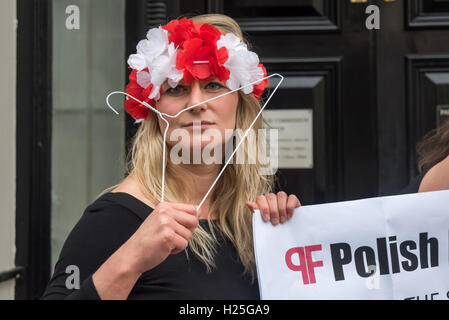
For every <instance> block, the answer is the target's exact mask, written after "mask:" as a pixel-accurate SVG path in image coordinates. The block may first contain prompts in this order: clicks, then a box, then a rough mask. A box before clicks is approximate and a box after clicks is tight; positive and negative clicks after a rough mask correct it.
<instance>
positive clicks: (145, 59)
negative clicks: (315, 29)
mask: <svg viewBox="0 0 449 320" xmlns="http://www.w3.org/2000/svg"><path fill="white" fill-rule="evenodd" d="M147 38H148V39H145V40H141V41H139V43H138V44H137V53H136V54H132V55H130V56H129V59H128V64H129V66H130V67H131V68H133V69H136V70H138V71H141V70H142V69H145V68H150V66H151V64H152V63H153V61H154V59H156V58H157V57H159V56H160V55H161V54H163V53H164V52H165V51H167V47H168V32H167V31H166V30H164V29H162V27H159V28H153V29H150V31H148V33H147Z"/></svg>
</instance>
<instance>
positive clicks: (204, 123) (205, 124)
mask: <svg viewBox="0 0 449 320" xmlns="http://www.w3.org/2000/svg"><path fill="white" fill-rule="evenodd" d="M194 124H195V125H196V126H198V127H200V128H201V129H207V128H209V127H211V126H213V125H214V124H215V123H213V122H208V121H201V123H200V122H195V123H189V124H186V125H184V128H187V129H190V128H193V125H194Z"/></svg>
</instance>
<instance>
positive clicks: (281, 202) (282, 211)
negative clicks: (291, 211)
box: [277, 191, 288, 223]
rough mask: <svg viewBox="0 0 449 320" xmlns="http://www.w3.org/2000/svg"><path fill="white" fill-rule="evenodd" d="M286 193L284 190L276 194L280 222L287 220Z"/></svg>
mask: <svg viewBox="0 0 449 320" xmlns="http://www.w3.org/2000/svg"><path fill="white" fill-rule="evenodd" d="M287 198H288V196H287V194H286V193H285V192H284V191H279V192H278V194H277V202H278V211H279V219H280V221H281V223H284V222H285V221H287V218H288V217H287Z"/></svg>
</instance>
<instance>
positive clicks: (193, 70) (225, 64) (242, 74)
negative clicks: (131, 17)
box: [125, 18, 268, 120]
mask: <svg viewBox="0 0 449 320" xmlns="http://www.w3.org/2000/svg"><path fill="white" fill-rule="evenodd" d="M128 64H129V66H130V68H132V72H131V74H130V76H129V83H128V85H127V86H126V93H127V94H129V95H131V96H133V97H135V98H136V99H138V100H140V101H144V102H146V103H148V104H150V105H151V106H154V105H155V101H157V100H158V99H159V98H160V94H161V86H162V84H163V83H164V82H165V81H167V82H168V84H169V85H170V87H172V88H174V87H176V86H177V85H178V83H179V81H181V80H182V79H184V83H185V84H186V85H189V84H191V83H192V81H193V80H194V79H196V80H199V81H206V80H208V79H211V78H216V79H219V80H220V81H225V85H226V87H228V88H229V89H230V90H236V89H238V88H240V87H242V86H245V85H247V84H250V83H252V82H255V83H256V84H254V85H248V86H247V87H245V88H243V89H242V90H243V92H244V93H245V94H250V93H252V94H253V95H254V96H256V97H257V98H258V99H259V98H260V96H261V95H262V93H263V91H264V90H265V88H266V87H268V79H265V80H261V81H260V82H256V81H257V80H258V79H263V78H264V77H266V76H267V72H266V69H265V67H264V66H263V65H262V64H260V63H259V57H258V56H257V54H256V53H254V52H252V51H249V50H248V48H247V46H246V44H245V43H243V42H242V41H241V40H240V38H239V37H237V36H236V35H234V34H232V33H227V34H224V33H222V32H220V30H218V29H217V28H216V27H215V26H212V25H210V24H199V23H195V22H193V21H192V20H191V19H187V18H183V19H181V20H172V21H170V22H169V23H168V24H166V25H164V26H159V27H158V28H153V29H150V30H149V31H148V33H147V39H144V40H141V41H140V42H139V43H138V45H137V53H136V54H132V55H130V56H129V59H128ZM125 109H126V111H127V112H128V113H129V114H130V115H131V116H132V117H134V118H135V119H136V120H139V119H146V118H147V116H148V115H149V113H152V112H151V110H150V109H149V108H147V107H146V106H144V105H143V104H141V103H140V102H137V101H135V100H134V99H128V98H127V100H126V101H125Z"/></svg>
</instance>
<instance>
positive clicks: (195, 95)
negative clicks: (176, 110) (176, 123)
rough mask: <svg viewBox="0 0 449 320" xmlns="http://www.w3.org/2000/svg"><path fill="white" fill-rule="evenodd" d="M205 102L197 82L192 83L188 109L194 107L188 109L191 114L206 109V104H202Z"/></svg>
mask: <svg viewBox="0 0 449 320" xmlns="http://www.w3.org/2000/svg"><path fill="white" fill-rule="evenodd" d="M205 100H206V97H205V96H204V95H203V91H202V90H201V86H200V83H199V81H198V80H196V81H194V82H193V83H192V85H191V89H190V99H189V105H188V107H191V106H195V105H196V107H194V108H192V109H190V110H189V111H191V112H199V111H202V110H205V109H207V103H202V102H204V101H205Z"/></svg>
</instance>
